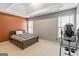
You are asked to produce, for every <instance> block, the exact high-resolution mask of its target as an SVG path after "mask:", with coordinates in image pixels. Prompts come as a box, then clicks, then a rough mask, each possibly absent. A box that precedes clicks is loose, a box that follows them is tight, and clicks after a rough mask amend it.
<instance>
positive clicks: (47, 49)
mask: <svg viewBox="0 0 79 59" xmlns="http://www.w3.org/2000/svg"><path fill="white" fill-rule="evenodd" d="M0 52H2V53H8V55H10V56H58V55H59V44H58V43H55V42H51V41H47V40H42V39H40V40H39V42H37V43H35V44H33V45H32V46H29V47H28V48H26V49H24V50H22V49H20V48H19V47H17V46H16V45H14V44H12V43H10V42H9V41H6V42H3V43H0Z"/></svg>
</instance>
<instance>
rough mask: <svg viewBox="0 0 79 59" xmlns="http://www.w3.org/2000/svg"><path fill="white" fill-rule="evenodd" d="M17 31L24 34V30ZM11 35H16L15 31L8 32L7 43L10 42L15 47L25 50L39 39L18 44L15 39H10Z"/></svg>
mask: <svg viewBox="0 0 79 59" xmlns="http://www.w3.org/2000/svg"><path fill="white" fill-rule="evenodd" d="M19 31H23V32H24V33H25V31H24V30H19ZM13 34H16V31H10V32H9V41H10V42H12V43H13V44H15V45H17V46H18V47H20V48H21V49H25V48H27V47H28V46H30V45H32V44H34V43H36V42H38V39H39V37H38V36H36V37H34V38H31V39H29V40H25V41H23V42H20V41H17V40H15V39H13V38H11V35H13Z"/></svg>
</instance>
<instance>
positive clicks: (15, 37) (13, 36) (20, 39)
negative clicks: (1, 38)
mask: <svg viewBox="0 0 79 59" xmlns="http://www.w3.org/2000/svg"><path fill="white" fill-rule="evenodd" d="M11 38H13V39H15V40H18V41H20V42H22V41H24V40H26V39H24V38H21V37H19V36H16V35H11Z"/></svg>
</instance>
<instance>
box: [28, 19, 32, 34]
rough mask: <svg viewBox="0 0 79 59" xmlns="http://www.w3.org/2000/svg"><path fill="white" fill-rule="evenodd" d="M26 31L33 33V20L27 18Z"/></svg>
mask: <svg viewBox="0 0 79 59" xmlns="http://www.w3.org/2000/svg"><path fill="white" fill-rule="evenodd" d="M28 33H33V20H28Z"/></svg>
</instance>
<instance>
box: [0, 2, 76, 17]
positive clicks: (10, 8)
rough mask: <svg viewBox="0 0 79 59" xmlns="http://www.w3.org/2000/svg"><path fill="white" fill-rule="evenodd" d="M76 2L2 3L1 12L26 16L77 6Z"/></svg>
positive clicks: (0, 5) (0, 4)
mask: <svg viewBox="0 0 79 59" xmlns="http://www.w3.org/2000/svg"><path fill="white" fill-rule="evenodd" d="M76 6H77V4H76V3H36V4H34V3H0V12H6V13H9V14H13V15H17V16H22V17H26V18H30V17H34V16H39V15H44V14H48V13H53V12H58V11H62V10H66V9H70V8H75V7H76Z"/></svg>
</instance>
